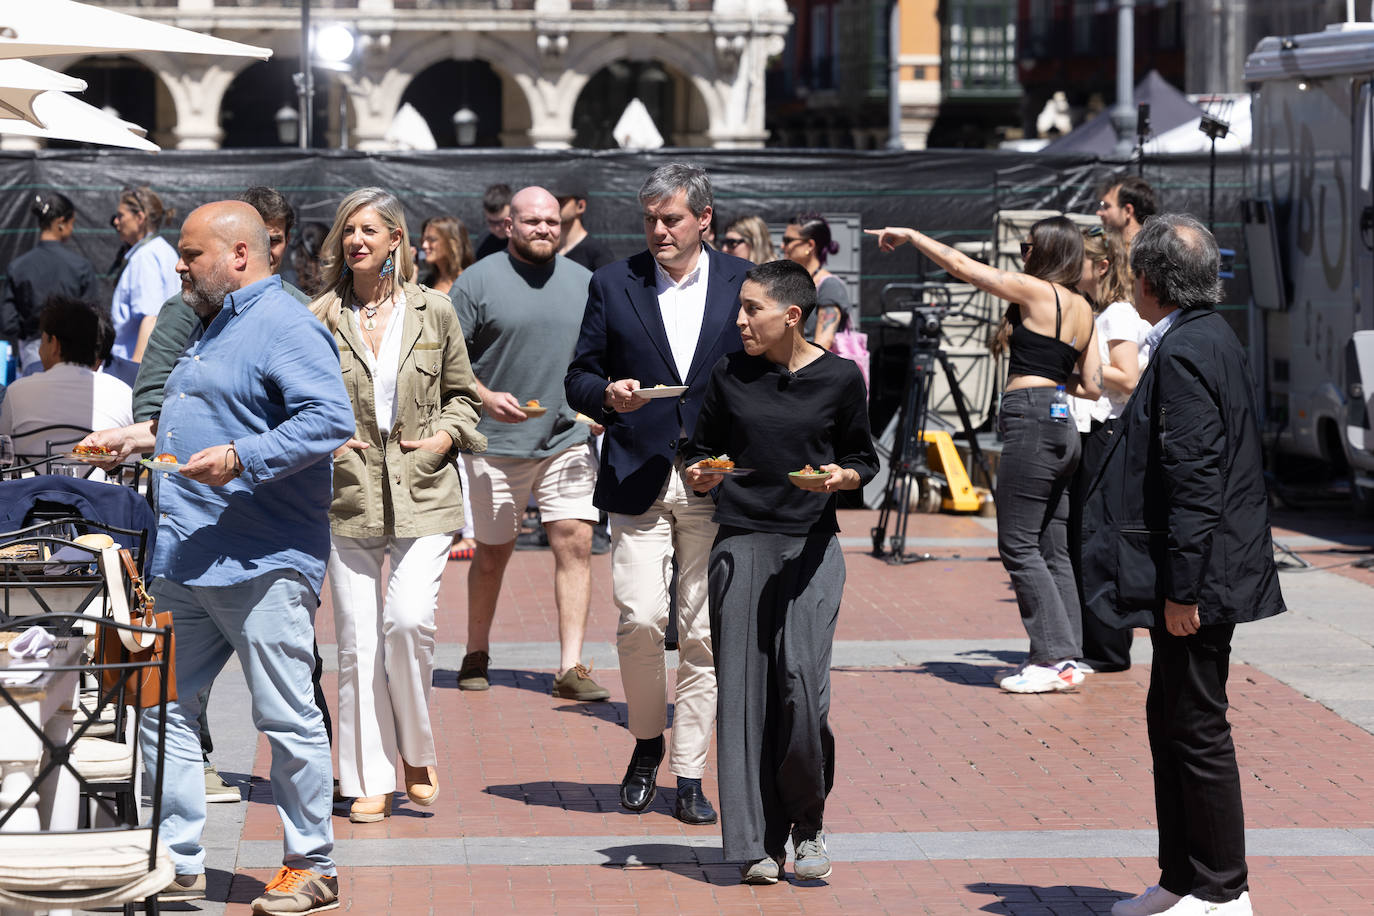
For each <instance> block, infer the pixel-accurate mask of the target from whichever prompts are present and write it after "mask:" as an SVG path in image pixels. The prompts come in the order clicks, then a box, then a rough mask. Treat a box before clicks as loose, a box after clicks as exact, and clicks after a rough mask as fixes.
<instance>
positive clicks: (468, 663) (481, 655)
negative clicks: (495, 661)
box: [458, 649, 491, 690]
mask: <svg viewBox="0 0 1374 916" xmlns="http://www.w3.org/2000/svg"><path fill="white" fill-rule="evenodd" d="M490 666H491V656H490V655H488V654H487V653H485V652H483V651H482V650H481V649H478V650H477V651H476V652H469V653H468V654H467V655H464V656H463V664H462V665H460V666H459V667H458V689H459V690H490V689H491V680H490V677H489V675H488V669H489V668H490Z"/></svg>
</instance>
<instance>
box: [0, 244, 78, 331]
mask: <svg viewBox="0 0 1374 916" xmlns="http://www.w3.org/2000/svg"><path fill="white" fill-rule="evenodd" d="M8 274H9V275H8V276H7V277H6V279H5V289H4V292H3V293H0V337H17V338H19V339H20V340H30V339H32V338H34V337H37V336H38V313H39V312H41V311H42V310H43V306H44V305H46V304H47V302H48V297H49V296H54V295H58V296H67V297H70V298H72V299H80V300H81V301H82V302H89V303H91V304H92V305H95V304H98V303H99V300H100V284H99V282H98V281H97V280H96V277H95V268H94V267H92V266H91V262H90V261H87V260H86V259H85V258H83V257H82V256H81V255H79V254H77V253H76V252H75V251H71V250H70V249H68V248H67V246H66V245H64V244H62V243H61V242H54V241H40V242H39V243H38V244H37V245H35V246H34V247H33V249H32V250H30V251H27V252H25V253H24V254H21V255H20V256H19V257H17V258H15V259H14V260H13V261H11V262H10V266H9V271H8Z"/></svg>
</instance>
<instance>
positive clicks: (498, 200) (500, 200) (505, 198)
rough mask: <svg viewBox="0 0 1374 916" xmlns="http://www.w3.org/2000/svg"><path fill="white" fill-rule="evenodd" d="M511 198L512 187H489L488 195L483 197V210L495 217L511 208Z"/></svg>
mask: <svg viewBox="0 0 1374 916" xmlns="http://www.w3.org/2000/svg"><path fill="white" fill-rule="evenodd" d="M510 198H511V192H510V185H508V184H494V185H488V186H487V190H486V193H484V194H483V195H482V209H483V210H486V211H487V212H488V213H490V214H491V215H492V216H495V215H496V214H498V213H500V212H501V211H502V210H504V209H505V208H506V207H509V206H510Z"/></svg>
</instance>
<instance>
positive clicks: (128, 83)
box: [40, 54, 177, 146]
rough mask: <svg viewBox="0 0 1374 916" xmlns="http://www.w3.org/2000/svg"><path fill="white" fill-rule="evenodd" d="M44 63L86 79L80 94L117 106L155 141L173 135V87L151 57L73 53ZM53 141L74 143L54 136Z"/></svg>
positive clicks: (100, 103)
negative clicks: (76, 54)
mask: <svg viewBox="0 0 1374 916" xmlns="http://www.w3.org/2000/svg"><path fill="white" fill-rule="evenodd" d="M43 63H44V65H45V66H47V67H50V68H52V69H55V70H61V71H63V72H64V73H68V74H70V75H72V76H76V77H79V78H81V79H84V80H85V81H86V83H87V88H86V91H85V92H83V93H80V94H78V95H77V98H79V99H80V100H81V101H83V102H85V103H86V104H88V105H94V106H95V107H96V108H113V109H114V110H115V111H117V112H118V113H119V117H121V118H123V119H124V120H126V121H129V122H131V123H134V124H137V125H138V126H139V127H142V128H144V129H145V130H147V131H148V138H149V139H150V140H152V141H153V142H154V143H158V145H162V143H163V142H165V141H166V139H167V138H168V137H170V136H171V131H172V129H173V125H175V124H176V121H177V113H176V111H175V108H174V106H173V104H172V96H171V92H170V89H171V87H170V85H169V84H168V82H167V79H166V76H165V74H162V73H159V72H158V70H157V68H156V67H155V66H152V65H151V64H150V63H149V62H148V61H147V60H144V59H140V55H137V54H120V55H117V56H113V57H103V56H84V57H81V56H72V57H65V58H54V59H52V60H45V61H44V62H43ZM159 138H161V139H159ZM40 142H41V141H40ZM49 145H51V146H67V145H71V144H68V143H67V142H65V141H61V140H54V141H51V143H50V144H49Z"/></svg>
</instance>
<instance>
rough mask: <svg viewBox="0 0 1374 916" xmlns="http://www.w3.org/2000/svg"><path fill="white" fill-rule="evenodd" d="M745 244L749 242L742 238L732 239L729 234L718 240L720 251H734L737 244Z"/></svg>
mask: <svg viewBox="0 0 1374 916" xmlns="http://www.w3.org/2000/svg"><path fill="white" fill-rule="evenodd" d="M747 244H749V243H748V242H746V241H745V240H744V239H732V238H730V237H729V236H726V237H725V238H723V239H721V240H720V248H721V250H722V251H734V250H735V249H736V248H738V247H739V246H741V245H747Z"/></svg>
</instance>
